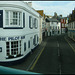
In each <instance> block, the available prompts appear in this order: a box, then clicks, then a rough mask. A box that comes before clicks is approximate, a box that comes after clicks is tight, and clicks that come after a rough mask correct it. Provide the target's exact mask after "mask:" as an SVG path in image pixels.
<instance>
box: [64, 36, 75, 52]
mask: <svg viewBox="0 0 75 75" xmlns="http://www.w3.org/2000/svg"><path fill="white" fill-rule="evenodd" d="M64 38H65V37H64ZM65 40H66V41H67V42H68V44H69V46H70V47H71V48H72V50H73V51H74V52H75V49H74V48H73V47H72V45H71V44H70V43H69V41H68V40H67V39H66V38H65Z"/></svg>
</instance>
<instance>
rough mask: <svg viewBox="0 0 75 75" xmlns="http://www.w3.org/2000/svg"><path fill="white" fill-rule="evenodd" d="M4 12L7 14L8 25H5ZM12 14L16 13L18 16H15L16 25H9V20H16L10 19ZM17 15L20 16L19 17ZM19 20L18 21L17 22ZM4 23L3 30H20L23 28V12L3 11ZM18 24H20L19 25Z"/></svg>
mask: <svg viewBox="0 0 75 75" xmlns="http://www.w3.org/2000/svg"><path fill="white" fill-rule="evenodd" d="M6 12H8V21H9V22H8V25H6V19H7V18H6ZM14 12H17V13H18V14H17V16H18V17H17V25H14V24H13V25H11V24H10V20H11V19H16V18H11V15H10V13H14ZM19 14H20V16H19ZM12 16H14V15H12ZM19 18H20V19H19ZM19 20H20V21H19ZM4 21H5V23H4V26H3V27H4V28H22V27H23V23H22V22H23V12H21V11H16V10H5V18H4ZM19 22H20V24H19Z"/></svg>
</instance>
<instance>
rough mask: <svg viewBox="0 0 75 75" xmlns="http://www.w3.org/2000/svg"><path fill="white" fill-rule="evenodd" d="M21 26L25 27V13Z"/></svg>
mask: <svg viewBox="0 0 75 75" xmlns="http://www.w3.org/2000/svg"><path fill="white" fill-rule="evenodd" d="M19 21H20V20H19ZM23 27H25V13H23Z"/></svg>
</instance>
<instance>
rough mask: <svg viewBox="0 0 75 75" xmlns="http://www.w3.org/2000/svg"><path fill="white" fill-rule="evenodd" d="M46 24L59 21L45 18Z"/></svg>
mask: <svg viewBox="0 0 75 75" xmlns="http://www.w3.org/2000/svg"><path fill="white" fill-rule="evenodd" d="M46 22H59V21H58V20H57V19H54V18H46Z"/></svg>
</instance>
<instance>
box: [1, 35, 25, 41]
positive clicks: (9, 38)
mask: <svg viewBox="0 0 75 75" xmlns="http://www.w3.org/2000/svg"><path fill="white" fill-rule="evenodd" d="M21 39H25V36H15V37H0V41H14V40H21Z"/></svg>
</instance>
